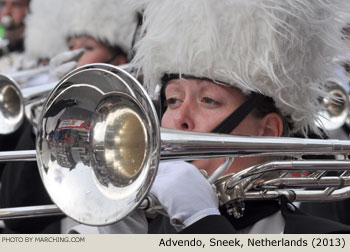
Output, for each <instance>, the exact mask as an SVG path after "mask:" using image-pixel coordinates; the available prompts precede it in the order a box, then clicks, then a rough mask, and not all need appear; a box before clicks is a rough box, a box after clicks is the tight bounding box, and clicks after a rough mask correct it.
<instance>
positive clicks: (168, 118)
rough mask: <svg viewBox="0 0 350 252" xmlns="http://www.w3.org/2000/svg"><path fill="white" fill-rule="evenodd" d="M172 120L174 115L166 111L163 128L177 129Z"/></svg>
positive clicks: (162, 123)
mask: <svg viewBox="0 0 350 252" xmlns="http://www.w3.org/2000/svg"><path fill="white" fill-rule="evenodd" d="M171 118H173V113H172V112H169V110H166V111H165V112H164V114H163V117H162V122H161V126H162V127H163V128H168V129H175V126H174V121H173V120H172V119H171Z"/></svg>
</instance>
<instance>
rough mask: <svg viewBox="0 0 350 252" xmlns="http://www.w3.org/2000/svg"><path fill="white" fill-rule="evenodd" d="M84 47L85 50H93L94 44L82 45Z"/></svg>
mask: <svg viewBox="0 0 350 252" xmlns="http://www.w3.org/2000/svg"><path fill="white" fill-rule="evenodd" d="M84 49H85V50H86V51H93V50H95V47H94V46H91V45H86V46H84Z"/></svg>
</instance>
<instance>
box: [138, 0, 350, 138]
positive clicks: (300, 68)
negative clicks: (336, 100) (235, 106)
mask: <svg viewBox="0 0 350 252" xmlns="http://www.w3.org/2000/svg"><path fill="white" fill-rule="evenodd" d="M146 1H147V0H146ZM347 2H349V1H348V0H338V1H333V2H330V1H328V0H284V1H280V0H220V1H216V0H190V1H188V0H149V1H147V3H146V5H145V6H146V7H145V11H144V20H143V26H142V31H141V32H142V34H144V35H143V38H142V39H141V40H140V41H139V42H138V43H137V44H136V54H135V57H134V60H133V65H134V67H136V68H137V69H140V70H142V72H143V75H144V83H145V84H144V85H145V86H146V88H147V89H148V91H149V92H150V94H151V95H152V94H153V93H154V92H155V90H156V87H157V85H158V84H160V80H161V78H162V77H163V76H164V74H173V73H174V74H180V76H181V75H182V74H183V75H191V76H196V77H201V78H209V79H211V80H214V81H215V82H218V83H220V82H221V83H226V84H229V85H232V86H235V87H237V88H239V89H241V90H242V91H243V93H244V94H249V93H250V92H252V91H254V92H258V93H262V94H264V95H266V96H269V97H272V98H273V100H274V101H275V104H276V107H277V108H279V110H280V111H281V113H282V115H283V116H286V117H288V118H290V121H291V122H292V123H293V125H294V127H293V129H292V133H293V132H301V133H304V134H305V135H306V134H307V132H308V131H309V130H310V129H311V130H313V131H314V132H316V133H319V130H318V129H317V127H316V125H315V123H314V122H315V120H317V118H318V113H319V111H320V106H319V103H318V99H319V97H323V96H324V95H326V94H327V92H326V87H325V85H324V84H323V83H325V80H326V79H327V78H328V77H329V76H331V75H332V73H331V70H332V69H333V64H334V63H333V61H332V59H333V57H334V56H336V55H339V53H342V52H343V48H344V44H343V43H342V41H341V30H340V27H341V25H342V24H341V22H340V21H339V18H338V19H337V18H336V17H337V15H338V14H336V13H337V11H340V12H341V11H342V10H345V9H347V7H345V6H346V5H347V6H349V3H347Z"/></svg>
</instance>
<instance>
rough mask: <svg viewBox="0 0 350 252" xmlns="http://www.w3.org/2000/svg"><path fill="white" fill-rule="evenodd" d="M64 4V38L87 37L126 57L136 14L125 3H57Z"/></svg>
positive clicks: (69, 0)
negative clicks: (119, 51)
mask: <svg viewBox="0 0 350 252" xmlns="http://www.w3.org/2000/svg"><path fill="white" fill-rule="evenodd" d="M60 1H64V2H66V6H67V8H65V9H66V11H65V13H64V17H63V19H64V20H63V21H64V26H65V28H64V34H65V35H64V37H65V38H66V39H67V38H69V37H72V36H79V35H89V36H91V37H93V38H95V39H97V40H99V41H101V42H107V43H108V44H109V45H111V46H119V47H120V48H121V49H122V50H124V52H125V53H128V52H129V50H130V49H131V43H132V38H133V34H134V32H135V29H136V25H137V15H136V12H135V11H133V10H132V9H130V8H129V7H128V4H127V0H106V1H101V0H84V1H81V0H60Z"/></svg>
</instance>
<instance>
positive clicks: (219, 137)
mask: <svg viewBox="0 0 350 252" xmlns="http://www.w3.org/2000/svg"><path fill="white" fill-rule="evenodd" d="M349 153H350V141H340V140H315V139H299V138H273V137H247V136H233V135H223V134H210V133H199V132H187V131H179V130H170V129H163V128H160V126H159V121H158V115H157V113H156V111H155V108H154V106H153V104H152V101H151V100H150V98H149V97H148V95H147V94H146V92H145V91H144V89H143V88H142V86H141V85H140V84H139V83H138V82H137V81H136V80H135V79H134V78H133V77H132V76H131V75H130V74H129V73H127V72H125V71H123V70H121V69H119V68H117V67H113V66H109V65H105V64H94V65H88V66H84V67H81V68H79V69H77V70H75V71H73V72H71V73H70V74H68V75H67V76H66V78H65V79H64V80H62V81H61V82H60V83H59V84H58V85H57V86H56V87H55V88H54V89H53V91H52V92H51V93H50V95H49V97H48V99H47V100H46V102H45V104H44V106H43V111H42V115H41V119H40V123H39V124H38V137H37V140H36V152H35V151H31V152H26V154H27V156H26V158H27V159H30V158H32V159H35V157H36V158H37V162H38V167H39V171H40V174H41V177H42V180H43V183H44V185H45V188H46V189H47V191H48V193H49V195H50V197H51V199H52V200H53V201H54V203H55V204H56V205H57V207H58V208H59V209H60V210H61V211H63V213H65V214H66V215H68V216H70V217H71V218H73V219H75V220H77V221H78V222H81V223H85V224H88V225H106V224H111V223H114V222H117V221H119V220H122V219H123V218H124V217H126V216H127V215H128V214H129V213H131V212H132V211H134V210H135V209H136V208H137V207H140V208H142V209H147V210H148V211H152V210H154V209H159V206H157V201H156V200H155V199H153V198H152V197H151V196H150V195H148V192H149V189H150V187H151V185H152V183H153V180H154V178H155V176H156V173H157V167H158V164H159V162H160V161H162V162H163V161H167V160H179V159H180V160H194V159H207V158H216V157H228V161H227V162H225V163H224V164H223V165H222V166H221V167H219V168H218V170H217V171H215V172H214V173H213V174H212V175H211V176H210V177H209V178H208V180H209V182H211V183H215V184H216V186H217V188H218V194H219V198H220V202H221V204H225V205H226V206H228V211H229V212H230V213H232V214H233V215H234V216H236V217H240V216H241V215H242V214H243V212H244V204H243V200H254V199H264V198H268V199H271V198H277V197H279V196H281V195H285V196H287V197H288V198H289V200H291V201H294V200H297V201H299V200H300V201H303V200H306V201H316V200H334V199H337V200H339V199H343V198H349V197H350V177H349V171H350V162H349V161H348V160H341V161H335V160H328V161H325V160H322V161H318V160H315V161H303V160H292V161H281V160H280V161H274V162H269V163H266V164H261V165H258V166H254V167H251V168H248V169H245V170H243V171H241V172H238V173H236V174H230V175H227V176H224V177H222V174H223V173H224V172H225V171H226V170H227V168H228V167H229V166H230V164H231V162H232V158H234V157H238V156H252V155H265V156H273V157H275V156H283V157H286V156H289V157H291V158H292V157H296V156H298V157H301V156H302V155H303V154H315V155H325V154H333V155H336V154H339V155H344V156H347V155H349ZM6 155H7V156H6V157H4V158H2V157H1V156H2V155H0V160H2V161H15V160H23V159H24V153H21V154H20V155H16V153H15V152H14V153H6ZM276 171H278V172H277V173H276ZM295 171H299V172H300V171H309V172H310V176H309V177H307V178H305V177H301V178H291V177H290V176H289V174H290V172H295ZM327 171H345V172H344V173H343V174H342V175H341V176H338V177H324V176H323V175H324V173H325V172H327ZM315 185H317V186H318V187H321V189H318V190H316V189H315ZM296 188H297V189H298V190H295V189H296ZM300 188H308V189H310V188H311V189H312V190H300ZM45 208H46V207H39V208H37V209H35V208H21V209H12V210H11V209H5V210H2V214H1V215H2V218H10V217H11V218H12V217H14V216H17V217H18V216H22V215H23V214H26V215H29V216H34V215H41V214H46V215H47V214H57V213H58V212H59V211H58V209H57V208H55V207H54V206H49V207H47V212H45V210H44V209H45ZM15 210H18V212H16V211H15ZM4 211H5V213H4Z"/></svg>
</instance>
